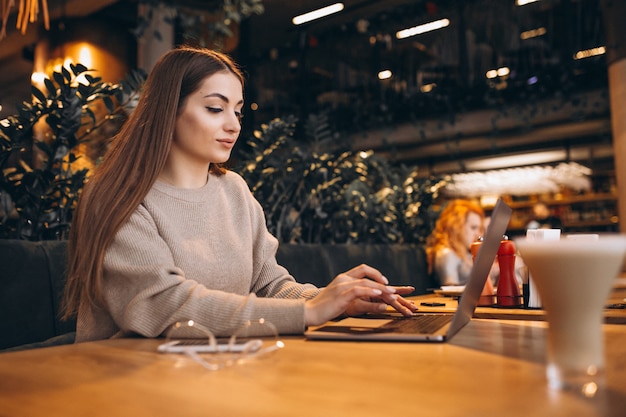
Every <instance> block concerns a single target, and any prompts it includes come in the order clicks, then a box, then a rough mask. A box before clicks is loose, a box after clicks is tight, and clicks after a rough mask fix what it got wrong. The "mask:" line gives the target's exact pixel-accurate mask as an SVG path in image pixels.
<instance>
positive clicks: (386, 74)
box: [378, 70, 392, 80]
mask: <svg viewBox="0 0 626 417" xmlns="http://www.w3.org/2000/svg"><path fill="white" fill-rule="evenodd" d="M391 75H392V73H391V71H390V70H383V71H381V72H379V73H378V79H379V80H386V79H389V78H391Z"/></svg>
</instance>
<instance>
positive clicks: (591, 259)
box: [515, 234, 626, 396]
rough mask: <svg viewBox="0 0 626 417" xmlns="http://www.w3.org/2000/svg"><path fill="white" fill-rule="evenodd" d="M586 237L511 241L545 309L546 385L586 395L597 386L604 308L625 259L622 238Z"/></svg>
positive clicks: (601, 364) (600, 372)
mask: <svg viewBox="0 0 626 417" xmlns="http://www.w3.org/2000/svg"><path fill="white" fill-rule="evenodd" d="M568 237H569V238H568ZM590 237H592V236H588V235H586V236H585V237H584V238H583V237H582V236H581V238H576V235H570V236H566V237H563V238H561V239H560V240H556V241H542V240H535V241H531V240H526V239H524V238H519V239H516V240H515V244H516V245H517V248H518V250H519V252H520V255H521V257H522V258H523V260H524V262H525V263H526V265H527V266H528V269H529V271H530V272H531V274H532V276H533V279H534V280H535V284H536V286H537V288H538V290H539V295H540V296H541V300H542V303H543V308H544V309H545V310H546V316H547V321H548V326H549V327H548V345H547V346H548V351H547V368H546V375H547V379H548V384H549V386H550V387H552V388H557V389H568V390H569V389H573V390H576V391H579V390H580V391H582V393H583V394H585V395H587V396H591V395H594V393H595V392H596V390H597V389H598V388H599V387H600V386H601V385H602V381H603V377H604V375H603V373H604V368H605V363H604V339H603V333H602V323H603V310H604V304H605V303H606V300H607V297H608V295H609V293H610V291H611V288H612V284H613V282H614V280H615V278H616V277H617V275H618V274H619V272H620V270H621V269H622V267H623V264H624V256H625V254H626V235H617V234H612V235H595V236H594V237H595V238H590Z"/></svg>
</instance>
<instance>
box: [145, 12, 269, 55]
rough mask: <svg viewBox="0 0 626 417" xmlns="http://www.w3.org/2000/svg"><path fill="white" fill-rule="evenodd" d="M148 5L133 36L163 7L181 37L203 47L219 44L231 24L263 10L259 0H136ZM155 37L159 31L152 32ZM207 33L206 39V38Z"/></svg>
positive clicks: (217, 45) (220, 44) (159, 35)
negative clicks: (189, 0) (185, 0)
mask: <svg viewBox="0 0 626 417" xmlns="http://www.w3.org/2000/svg"><path fill="white" fill-rule="evenodd" d="M137 1H138V3H139V4H141V5H145V6H148V7H147V8H146V13H145V14H144V15H141V16H139V17H138V20H137V27H136V28H135V30H134V33H135V36H137V37H140V36H142V35H143V34H144V33H145V31H146V30H147V29H148V28H149V27H150V25H151V23H152V20H153V19H154V15H155V13H154V11H155V10H157V9H159V8H162V7H165V8H167V9H168V10H169V14H168V15H167V17H166V18H165V19H164V21H165V22H166V23H169V24H172V25H174V24H175V23H176V24H178V26H180V31H181V32H182V34H183V37H184V38H185V39H186V40H187V41H189V40H194V41H195V42H197V43H198V44H199V45H200V46H203V47H210V48H211V47H221V46H223V44H224V41H225V39H226V38H229V37H232V36H233V35H234V33H233V31H232V26H233V24H239V23H241V21H242V20H244V19H246V18H248V17H250V16H252V15H253V14H256V15H260V14H263V13H264V12H265V7H264V6H263V0H214V1H207V2H180V1H173V0H137ZM152 35H153V36H155V37H156V38H157V39H160V38H161V33H160V32H158V31H154V32H153V33H152ZM207 35H208V39H207Z"/></svg>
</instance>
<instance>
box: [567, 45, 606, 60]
mask: <svg viewBox="0 0 626 417" xmlns="http://www.w3.org/2000/svg"><path fill="white" fill-rule="evenodd" d="M603 54H606V48H605V47H604V46H599V47H597V48H591V49H586V50H584V51H578V52H576V53H575V54H574V59H583V58H590V57H592V56H598V55H603Z"/></svg>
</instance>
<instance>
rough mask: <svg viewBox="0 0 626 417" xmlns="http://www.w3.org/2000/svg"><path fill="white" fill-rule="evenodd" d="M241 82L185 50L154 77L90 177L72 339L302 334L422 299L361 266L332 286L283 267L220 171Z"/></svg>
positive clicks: (72, 290)
mask: <svg viewBox="0 0 626 417" xmlns="http://www.w3.org/2000/svg"><path fill="white" fill-rule="evenodd" d="M243 82H244V81H243V76H242V73H241V71H240V70H239V69H238V67H237V66H236V64H235V63H234V62H233V61H231V59H230V58H229V57H227V56H225V55H223V54H220V53H217V52H214V51H210V50H205V49H194V48H189V47H183V48H179V49H174V50H171V51H169V52H167V53H166V54H165V55H164V56H163V57H161V59H160V60H159V62H157V64H156V65H155V66H154V68H153V70H152V72H151V73H150V75H149V77H148V80H147V81H146V85H145V87H144V91H143V93H142V96H141V99H140V101H139V103H138V106H137V108H136V109H135V111H134V112H133V113H132V115H131V116H130V118H129V120H128V121H127V122H126V124H125V125H124V126H123V127H122V129H121V131H120V133H119V134H118V135H117V137H116V138H115V139H114V141H113V143H112V144H111V147H110V149H109V151H108V153H107V155H106V156H105V158H104V160H103V162H102V164H101V165H100V166H99V167H98V169H97V170H96V173H95V174H94V176H93V178H92V179H91V180H90V181H89V182H88V183H87V184H86V186H85V188H84V190H83V194H82V196H81V199H80V201H79V204H78V207H77V210H76V213H75V216H74V219H73V222H72V229H71V235H70V244H69V256H70V262H69V274H68V282H67V286H66V289H65V317H66V318H69V317H72V316H74V315H77V332H76V341H77V342H81V341H88V340H96V339H104V338H110V337H120V336H126V335H141V336H145V337H158V336H160V335H162V334H164V333H165V332H166V331H167V330H168V328H169V327H170V326H171V325H173V324H174V323H175V322H177V321H180V320H186V319H193V320H195V321H196V322H198V323H199V324H201V325H203V326H205V327H206V328H208V329H209V330H211V331H212V332H213V333H214V334H216V335H217V336H225V335H229V334H231V333H232V332H233V331H234V330H235V329H237V328H238V327H240V326H241V325H242V324H243V323H245V322H246V321H247V320H253V319H259V318H264V319H266V320H268V321H270V322H272V323H273V324H274V325H275V326H276V327H277V329H278V331H279V332H280V333H301V332H303V331H304V330H305V328H306V326H308V325H317V324H322V323H324V322H326V321H327V320H330V319H332V318H335V317H337V316H340V315H359V314H363V313H367V312H378V311H381V310H384V309H386V307H387V305H391V306H392V307H393V308H395V309H396V310H398V311H399V312H401V313H403V314H405V315H410V314H411V313H412V312H413V311H415V309H416V308H415V307H414V305H413V304H412V303H411V302H409V301H407V300H405V299H404V298H403V297H402V295H403V294H408V293H410V292H411V291H412V290H413V289H412V288H411V287H392V286H389V285H388V281H387V279H386V278H385V277H384V276H383V275H382V274H381V272H380V271H378V270H376V269H374V268H372V267H370V266H368V265H360V266H357V267H355V268H354V269H351V270H350V271H347V272H345V273H343V274H339V275H338V276H337V277H335V279H334V280H333V281H332V282H331V283H330V284H329V285H328V286H327V287H325V288H322V289H318V288H316V287H314V286H313V285H310V284H300V283H297V282H296V281H295V279H294V278H293V277H291V276H290V275H289V273H288V271H287V270H286V269H285V268H283V267H281V266H280V265H278V264H277V262H276V258H275V254H276V250H277V248H278V242H277V240H276V239H275V238H274V237H273V236H271V235H270V234H269V232H268V231H267V229H266V226H265V218H264V215H263V212H262V209H261V206H260V204H259V203H258V202H257V201H256V200H255V199H254V197H253V196H252V194H251V193H250V191H249V189H248V187H247V185H246V183H245V182H244V180H243V179H242V178H241V177H239V176H238V175H237V174H235V173H233V172H231V171H227V170H225V169H224V168H223V167H222V166H221V165H220V164H222V163H224V162H226V161H227V160H228V158H229V157H230V154H231V151H232V149H233V146H234V145H235V142H236V141H237V138H238V136H239V132H240V129H241V125H240V121H241V117H242V108H243V104H244V100H243Z"/></svg>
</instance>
